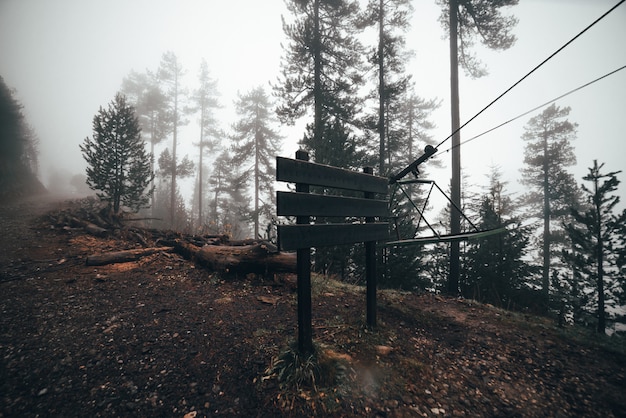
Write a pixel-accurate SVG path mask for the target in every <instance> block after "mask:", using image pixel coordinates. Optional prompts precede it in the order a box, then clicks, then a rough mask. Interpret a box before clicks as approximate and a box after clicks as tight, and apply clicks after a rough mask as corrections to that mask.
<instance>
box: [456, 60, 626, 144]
mask: <svg viewBox="0 0 626 418" xmlns="http://www.w3.org/2000/svg"><path fill="white" fill-rule="evenodd" d="M624 69H626V65H623V66H621V67H619V68H617V69H615V70H613V71H611V72H608V73H606V74H604V75H603V76H601V77H598V78H596V79H594V80H592V81H590V82H588V83H585V84H583V85H581V86H578V87H576V88H575V89H572V90H570V91H568V92H567V93H564V94H561V95H560V96H558V97H555V98H554V99H552V100H548V101H547V102H545V103H542V104H540V105H539V106H535V107H533V108H532V109H530V110H527V111H526V112H524V113H521V114H519V115H517V116H515V117H514V118H511V119H509V120H507V121H505V122H502V123H500V124H499V125H496V126H494V127H493V128H491V129H488V130H486V131H484V132H482V133H480V134H478V135H476V136H473V137H471V138H469V139H466V140H464V141H462V142H461V143H459V144H458V145H455V146H452V147H450V148H448V149H447V150H445V151H444V152H450V151H451V150H453V149H454V148H456V147H460V146H461V145H465V144H467V143H468V142H471V141H473V140H475V139H477V138H480V137H481V136H483V135H486V134H488V133H490V132H493V131H495V130H496V129H498V128H501V127H503V126H504V125H507V124H509V123H511V122H513V121H516V120H517V119H519V118H522V117H524V116H526V115H528V114H529V113H532V112H534V111H536V110H539V109H541V108H542V107H545V106H547V105H549V104H552V103H554V102H556V101H557V100H560V99H562V98H564V97H566V96H569V95H570V94H572V93H576V92H577V91H579V90H582V89H584V88H585V87H588V86H590V85H592V84H594V83H596V82H598V81H600V80H602V79H605V78H607V77H609V76H611V75H613V74H615V73H617V72H619V71H622V70H624Z"/></svg>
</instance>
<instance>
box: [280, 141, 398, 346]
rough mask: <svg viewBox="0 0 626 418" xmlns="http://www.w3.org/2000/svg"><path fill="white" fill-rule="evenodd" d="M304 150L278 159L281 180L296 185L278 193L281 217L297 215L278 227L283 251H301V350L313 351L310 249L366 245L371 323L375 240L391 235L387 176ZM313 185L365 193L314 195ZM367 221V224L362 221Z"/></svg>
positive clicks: (369, 317)
mask: <svg viewBox="0 0 626 418" xmlns="http://www.w3.org/2000/svg"><path fill="white" fill-rule="evenodd" d="M308 160H309V155H308V154H307V153H306V152H304V151H298V152H296V159H295V160H293V159H289V158H283V157H277V158H276V180H278V181H283V182H290V183H295V184H296V191H295V193H294V192H277V194H276V207H277V215H278V216H295V217H296V224H295V225H279V226H278V246H279V248H280V249H281V250H296V251H297V274H298V349H299V350H300V352H301V353H312V352H313V335H312V326H311V247H326V246H332V245H341V244H353V243H356V242H364V243H365V254H366V256H365V257H366V259H365V263H366V264H365V271H366V283H367V292H366V294H367V324H368V325H369V326H375V325H376V241H380V240H387V239H388V238H389V225H388V223H387V222H376V218H387V217H389V214H388V203H387V200H379V199H376V195H386V194H387V185H388V179H386V178H382V177H376V176H374V175H373V170H372V169H371V168H369V167H368V168H365V169H364V173H359V172H354V171H350V170H345V169H341V168H337V167H331V166H327V165H322V164H316V163H311V162H309V161H308ZM310 186H320V187H323V188H333V189H343V190H351V191H357V192H360V193H363V198H357V197H345V196H334V195H333V196H330V195H324V194H311V193H310ZM311 217H341V218H345V217H349V218H351V219H354V218H361V220H359V221H358V222H346V223H311ZM363 220H364V222H363Z"/></svg>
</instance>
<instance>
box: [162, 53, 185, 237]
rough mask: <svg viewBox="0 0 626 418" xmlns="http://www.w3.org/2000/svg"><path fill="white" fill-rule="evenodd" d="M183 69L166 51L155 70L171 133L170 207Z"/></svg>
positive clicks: (180, 122)
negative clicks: (163, 97)
mask: <svg viewBox="0 0 626 418" xmlns="http://www.w3.org/2000/svg"><path fill="white" fill-rule="evenodd" d="M184 74H185V71H184V69H183V67H182V65H181V63H180V62H179V60H178V57H177V56H176V54H174V53H173V52H171V51H168V52H166V53H164V54H163V57H162V58H161V63H160V65H159V70H158V72H157V77H158V80H159V83H160V84H161V86H162V91H163V93H164V95H165V103H166V115H167V122H168V130H167V132H168V133H170V132H171V133H172V151H171V158H172V161H173V163H172V164H170V166H169V167H170V169H171V170H172V171H171V172H170V173H169V174H170V179H171V180H170V208H175V207H176V194H177V176H178V172H177V171H176V170H177V168H178V166H179V165H178V156H177V146H178V128H179V127H180V126H183V125H184V124H186V123H187V121H186V120H184V119H183V116H184V113H185V111H184V110H185V108H184V106H183V103H184V100H185V98H186V94H187V93H186V91H185V89H183V88H182V77H183V76H184ZM174 217H175V212H174V211H172V212H171V213H170V219H169V222H170V225H174V223H175V219H174Z"/></svg>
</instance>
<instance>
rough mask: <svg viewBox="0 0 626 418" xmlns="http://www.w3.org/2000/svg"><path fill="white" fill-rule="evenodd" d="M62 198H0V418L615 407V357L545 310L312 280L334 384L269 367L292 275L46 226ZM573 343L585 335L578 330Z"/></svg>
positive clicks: (291, 298)
mask: <svg viewBox="0 0 626 418" xmlns="http://www.w3.org/2000/svg"><path fill="white" fill-rule="evenodd" d="M71 205H72V204H71V203H68V202H61V203H58V202H54V201H51V200H47V201H35V200H31V201H23V202H21V203H19V204H13V205H6V204H5V205H3V206H0V294H1V295H2V296H1V297H0V310H1V314H0V417H25V416H29V417H37V416H51V417H57V416H64V417H67V416H91V417H120V416H129V417H181V418H183V417H185V418H192V417H209V416H221V415H223V416H246V417H253V416H261V417H262V416H302V415H308V416H337V417H341V416H370V417H376V416H380V417H435V416H438V417H448V416H451V417H546V416H551V417H582V416H585V417H624V416H626V396H624V394H626V356H625V355H624V354H623V353H624V351H625V350H624V348H623V347H622V349H621V350H620V349H619V347H618V348H608V346H607V345H606V344H604V343H603V344H600V343H598V342H596V341H593V339H592V337H590V335H591V334H585V333H584V332H576V333H574V332H573V330H571V329H569V330H566V331H563V330H560V329H558V328H556V327H554V325H553V324H552V322H551V321H549V320H547V319H540V318H536V317H531V316H528V315H523V314H516V313H511V312H506V311H502V310H498V309H495V308H493V307H490V306H484V305H480V304H476V303H473V302H471V301H467V300H460V299H449V298H444V297H440V296H435V295H431V294H414V293H403V292H397V291H386V290H385V291H380V292H379V311H378V318H379V325H378V327H377V329H375V330H369V329H367V327H366V326H365V325H364V322H365V319H364V316H365V293H364V289H363V288H361V287H358V286H349V285H345V284H341V283H338V282H335V281H333V280H331V279H327V278H315V280H314V294H313V315H314V323H313V326H314V334H315V339H316V342H317V343H318V344H319V350H320V351H321V352H322V351H323V352H324V353H326V354H327V355H328V356H331V357H333V358H335V359H337V361H338V362H340V363H341V364H343V367H342V368H341V375H342V376H343V379H342V380H341V381H340V382H339V383H338V384H336V385H332V386H330V387H322V386H317V387H315V388H311V387H300V388H284V387H283V386H281V385H280V382H279V381H278V378H277V376H276V375H273V374H272V373H271V372H270V368H271V366H272V364H275V362H276V358H277V356H278V355H279V354H280V353H281V352H283V351H285V350H286V349H287V348H288V347H289V344H290V342H291V341H293V339H294V338H295V335H296V331H297V330H296V301H295V292H294V289H293V286H292V285H290V283H293V278H291V280H290V278H284V277H271V278H263V277H258V276H252V275H250V276H248V277H228V276H224V275H219V274H217V273H214V272H211V271H207V270H205V269H203V268H201V267H198V266H196V265H195V264H194V263H193V262H192V261H189V260H185V259H183V258H181V257H180V256H178V255H176V254H171V253H156V254H153V255H150V256H148V257H144V258H142V259H140V260H138V261H135V262H128V263H119V264H112V265H108V266H98V267H88V266H86V265H85V259H86V257H87V256H89V255H92V254H98V253H102V252H106V251H114V250H122V249H131V248H136V247H137V245H138V244H137V243H136V242H130V241H125V240H124V239H123V238H121V237H119V236H109V237H104V238H97V237H94V236H92V235H89V234H87V233H85V232H83V231H81V230H77V229H59V228H57V227H54V226H53V225H51V223H50V222H49V219H50V217H49V216H48V215H47V214H48V213H49V212H50V211H58V210H61V209H67V207H68V206H71ZM581 336H582V337H581Z"/></svg>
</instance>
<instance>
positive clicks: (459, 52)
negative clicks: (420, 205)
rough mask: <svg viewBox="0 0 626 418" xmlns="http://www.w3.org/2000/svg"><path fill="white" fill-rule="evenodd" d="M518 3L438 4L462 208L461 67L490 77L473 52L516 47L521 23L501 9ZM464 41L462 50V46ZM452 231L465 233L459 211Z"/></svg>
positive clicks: (453, 275) (455, 183)
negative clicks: (477, 45) (446, 46)
mask: <svg viewBox="0 0 626 418" xmlns="http://www.w3.org/2000/svg"><path fill="white" fill-rule="evenodd" d="M517 2H518V0H438V3H439V5H441V7H442V13H441V16H440V18H439V21H440V22H441V24H442V26H443V27H444V29H446V33H447V34H448V35H449V38H450V97H451V107H450V114H451V131H452V177H451V178H452V190H451V196H450V197H451V199H452V201H453V202H454V203H455V204H456V205H457V206H460V202H461V150H460V145H461V134H460V132H459V130H460V126H461V116H460V104H459V63H460V64H461V66H462V67H463V68H464V69H465V70H466V71H467V72H468V73H469V75H470V76H472V77H482V76H483V75H485V74H486V71H485V70H484V68H481V66H480V62H479V61H477V60H476V59H475V58H474V56H473V55H471V53H470V51H469V49H470V48H471V46H472V45H473V43H474V39H475V38H478V39H480V40H481V42H482V43H483V44H484V45H485V46H487V47H488V48H491V49H496V50H504V49H507V48H509V47H511V46H512V45H513V43H514V42H515V36H514V35H513V34H512V32H511V31H512V29H513V27H514V26H515V24H516V23H517V19H515V18H514V17H505V16H502V14H501V13H500V8H502V7H508V6H512V5H515V4H517ZM459 41H460V46H459ZM450 230H451V233H452V234H458V233H459V232H461V214H460V213H459V212H458V211H457V210H452V211H451V212H450ZM459 260H460V247H459V243H458V242H453V243H451V250H450V277H449V279H448V293H450V294H456V293H457V292H458V280H459V274H460V262H459Z"/></svg>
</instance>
